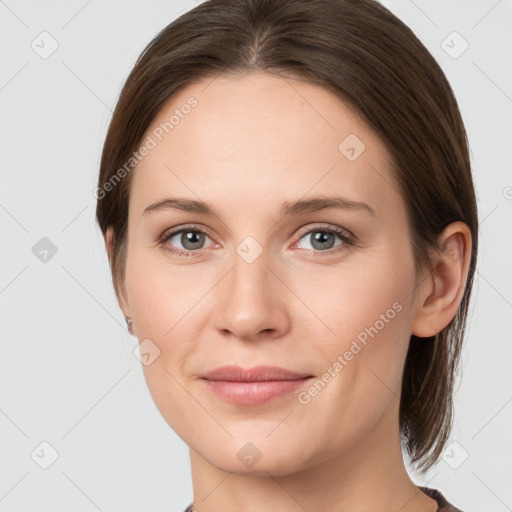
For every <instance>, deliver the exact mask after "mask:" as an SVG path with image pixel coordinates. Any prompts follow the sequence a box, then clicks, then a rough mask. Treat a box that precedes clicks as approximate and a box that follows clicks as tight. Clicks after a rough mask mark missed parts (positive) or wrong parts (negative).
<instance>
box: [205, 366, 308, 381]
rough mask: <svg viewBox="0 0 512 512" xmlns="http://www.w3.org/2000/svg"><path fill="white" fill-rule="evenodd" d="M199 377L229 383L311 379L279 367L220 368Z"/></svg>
mask: <svg viewBox="0 0 512 512" xmlns="http://www.w3.org/2000/svg"><path fill="white" fill-rule="evenodd" d="M200 377H201V378H203V379H207V380H224V381H231V382H263V381H270V380H299V379H305V378H306V377H311V375H309V374H305V373H299V372H295V371H292V370H287V369H286V368H280V367H279V366H254V367H253V368H242V367H241V366H221V367H219V368H215V369H214V370H211V371H209V372H207V373H204V374H202V375H201V376H200Z"/></svg>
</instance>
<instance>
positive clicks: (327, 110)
mask: <svg viewBox="0 0 512 512" xmlns="http://www.w3.org/2000/svg"><path fill="white" fill-rule="evenodd" d="M190 96H194V97H195V98H196V99H197V101H198V105H197V106H196V107H195V108H194V109H192V111H191V112H190V114H188V115H187V116H185V117H184V119H181V120H180V122H179V124H178V125H177V126H175V127H174V129H173V131H172V132H170V134H169V135H167V136H166V137H164V138H163V140H162V141H161V142H159V143H158V145H157V147H155V148H154V149H152V150H151V151H150V152H149V154H148V155H147V156H146V157H144V159H143V160H142V161H141V162H140V163H139V164H138V166H137V168H136V170H135V171H133V172H134V175H133V182H132V186H131V192H130V206H129V221H128V249H127V259H126V267H125V280H124V282H123V283H121V285H122V286H121V292H120V293H119V296H118V298H119V302H120V305H121V308H122V310H123V312H124V314H125V315H126V316H127V317H131V318H132V319H133V326H134V331H135V335H136V336H137V338H138V339H139V341H142V340H145V339H149V340H151V342H150V343H152V344H154V345H156V347H158V349H159V350H160V355H159V357H157V358H156V359H155V360H154V361H153V362H152V363H151V364H150V365H148V366H144V373H145V377H146V380H147V384H148V386H149V390H150V392H151V394H152V397H153V399H154V401H155V404H156V405H157V407H158V409H159V410H160V412H161V414H162V416H163V418H164V419H165V420H166V422H167V423H168V424H169V425H170V426H171V427H172V428H173V429H174V430H175V431H176V433H177V434H178V435H179V436H180V437H181V438H182V439H183V440H184V442H185V443H187V445H188V446H189V448H190V457H191V468H192V481H193V489H194V506H195V508H196V509H197V510H198V511H199V512H220V511H222V512H231V511H235V510H236V511H239V510H244V511H247V512H252V511H258V512H262V511H274V512H275V511H282V512H284V511H287V512H290V511H291V512H295V511H297V512H299V511H301V512H303V510H310V511H312V510H315V511H318V512H327V511H335V512H336V511H344V512H347V511H350V512H356V511H368V510H386V511H397V512H398V511H400V512H412V511H422V512H423V511H424V512H427V511H429V512H431V511H435V510H436V509H437V505H436V503H435V501H434V500H432V499H431V498H429V497H427V496H426V495H425V494H423V493H422V492H420V491H419V489H418V488H417V487H416V486H415V484H414V483H413V482H412V480H411V479H410V477H409V475H408V474H407V471H406V469H405V466H404V462H403V459H402V453H401V448H400V438H399V423H398V411H399V397H400V383H401V379H402V371H403V364H404V359H405V355H406V351H407V347H408V343H409V339H410V336H411V334H416V335H417V336H430V335H433V334H435V333H437V332H439V331H440V330H441V329H442V328H443V327H445V326H446V325H447V324H448V323H449V321H450V320H451V319H452V318H453V316H454V315H455V313H456V311H457V308H458V306H459V304H460V300H461V298H462V293H463V290H464V285H465V282H466V278H467V271H468V266H469V256H470V251H471V236H470V232H469V229H468V228H467V226H466V225H465V224H462V223H460V222H457V223H453V224H450V225H449V226H448V227H447V228H446V229H445V231H444V232H443V233H442V235H441V236H440V242H441V246H442V247H443V251H442V252H441V253H439V254H436V255H434V257H435V274H434V275H433V276H419V275H417V273H416V269H415V265H414V260H413V255H412V249H411V238H410V231H409V224H408V218H407V214H406V209H405V203H404V201H403V199H402V197H401V195H400V194H399V192H398V190H399V188H398V185H397V184H396V182H395V180H394V179H393V177H392V175H391V173H390V171H389V166H388V163H389V154H388V152H387V150H386V147H385V146H384V145H383V143H382V142H381V141H380V139H379V138H378V137H377V136H376V135H375V134H374V133H373V131H372V130H371V129H370V128H369V127H368V126H367V125H366V124H365V123H364V122H363V121H362V120H361V119H360V118H359V117H358V116H357V115H356V114H355V113H353V112H352V111H351V110H350V108H349V107H348V106H347V105H346V104H344V103H343V102H342V101H341V100H340V99H339V98H337V97H336V96H334V95H333V94H331V93H330V92H328V91H326V90H325V89H324V88H322V87H320V86H317V85H314V84H310V83H306V82H303V81H298V80H293V79H291V78H286V79H284V78H282V77H277V76H275V75H270V74H267V73H264V72H250V73H244V74H242V75H240V76H221V77H218V78H216V79H215V80H213V81H212V79H211V78H210V79H208V80H203V81H201V82H198V83H195V84H193V85H189V86H187V87H186V88H185V89H183V90H182V91H180V92H179V93H177V94H176V95H175V96H173V97H172V98H171V99H170V100H169V101H168V103H167V104H166V105H165V107H164V108H163V109H162V110H161V112H160V113H159V114H158V116H157V117H156V118H155V120H154V122H153V123H152V125H151V127H150V128H149V129H148V131H147V134H146V136H147V135H150V134H151V132H152V130H153V129H154V128H155V127H157V126H158V125H159V123H161V122H165V121H166V120H168V119H169V116H170V115H171V114H172V113H173V111H174V110H175V109H176V108H180V106H181V105H183V104H184V103H186V101H187V99H188V98H189V97H190ZM349 134H356V135H357V137H358V138H359V139H360V140H361V141H363V143H364V144H365V150H364V151H363V152H362V153H361V154H360V155H359V156H358V157H357V158H356V159H355V160H354V161H350V160H349V159H347V158H346V156H345V155H344V154H342V152H340V150H339V149H338V146H339V144H340V142H341V141H343V140H344V139H345V137H347V135H349ZM332 195H340V196H344V197H346V198H349V199H350V200H352V201H359V202H365V203H367V204H368V205H370V206H371V208H373V209H374V211H375V214H374V215H372V214H370V213H368V212H366V211H364V210H360V209H351V210H349V209H346V210H338V209H328V210H323V211H318V212H316V213H315V212H310V213H304V214H300V215H293V216H289V217H282V216H280V214H279V209H280V208H281V206H282V204H283V202H285V201H294V200H299V199H309V198H311V197H313V196H332ZM171 196H172V197H183V198H189V199H193V200H201V201H205V202H208V203H210V204H211V205H212V207H213V208H214V210H215V212H216V215H204V214H200V213H190V212H186V211H181V210H178V209H173V208H168V209H160V210H154V211H152V212H150V213H146V214H144V210H145V209H146V208H147V207H148V206H149V205H151V204H154V203H155V202H157V201H160V200H162V199H165V198H168V197H171ZM191 223H193V224H194V229H196V230H197V229H199V230H202V231H203V232H205V231H206V230H207V234H206V235H205V238H204V242H203V244H202V245H201V240H200V239H199V242H197V240H196V245H195V247H198V248H196V249H194V248H192V250H193V251H195V254H196V255H195V256H192V257H185V256H179V255H175V254H171V253H170V252H169V251H167V250H166V249H165V248H166V247H170V246H171V245H172V246H174V248H177V249H181V250H185V249H188V250H191V249H190V247H194V246H193V245H191V244H190V243H189V244H188V245H183V243H185V244H187V242H186V240H185V241H184V240H183V239H182V238H181V235H180V234H178V235H175V236H174V237H172V238H171V239H170V240H168V241H167V242H164V243H160V242H159V240H160V237H161V235H162V234H163V233H164V232H165V231H166V230H167V231H169V229H170V228H176V229H178V228H180V227H181V226H184V225H187V226H188V225H190V224H191ZM326 225H327V227H333V228H335V227H340V228H343V229H345V230H349V231H350V232H351V233H352V234H353V235H355V237H356V241H355V244H353V245H350V244H345V243H344V242H343V241H342V240H341V239H340V238H338V236H337V235H336V234H334V235H331V236H330V237H329V238H328V239H327V240H328V241H330V242H331V243H332V244H333V245H334V246H335V247H333V248H332V249H329V248H327V249H322V246H319V244H318V243H316V244H315V241H314V238H312V235H314V234H315V233H316V232H317V231H320V232H322V233H325V231H323V229H324V228H325V226H326ZM315 229H316V231H315ZM249 236H250V237H253V238H254V240H255V241H256V243H257V244H259V247H260V248H261V250H262V253H261V254H260V255H259V256H258V257H257V258H256V259H255V260H254V261H253V262H251V263H248V262H247V261H246V260H245V259H244V258H242V257H241V256H239V254H238V253H237V252H236V249H237V247H238V246H239V244H241V242H242V241H244V239H245V238H246V237H249ZM113 243H114V242H113V234H112V231H111V229H109V230H108V231H107V235H106V244H107V249H108V251H109V255H112V254H113ZM242 246H243V244H242ZM251 247H252V248H251V249H250V251H254V250H255V249H254V247H253V246H251ZM318 247H320V248H318ZM328 247H330V246H328ZM252 254H254V252H252ZM396 303H398V304H399V305H400V306H401V310H400V312H399V313H396V315H395V316H394V318H393V319H391V320H389V322H386V323H385V325H384V327H383V328H381V329H380V330H379V331H378V334H377V335H375V336H374V337H373V338H369V341H368V343H367V345H365V346H364V347H363V348H362V349H361V350H360V351H359V352H358V353H357V355H354V356H353V358H352V359H351V360H350V361H348V362H347V364H346V365H345V366H344V367H343V369H342V370H341V371H339V372H338V373H337V374H336V376H335V377H334V378H332V380H331V381H330V382H329V383H328V384H327V385H326V386H325V387H324V388H323V389H322V390H321V391H320V392H318V393H317V394H316V396H314V397H311V400H310V401H309V403H307V404H303V403H300V402H299V400H298V393H299V392H300V391H306V392H307V390H308V388H309V387H310V384H308V385H307V386H305V387H303V388H300V389H299V391H296V392H292V393H290V394H287V395H284V396H281V397H278V398H275V399H273V400H271V401H269V402H266V403H264V404H261V405H250V406H248V405H235V404H231V403H227V402H224V401H223V400H221V399H220V398H219V397H217V396H216V395H214V394H213V393H212V392H211V391H210V390H209V389H207V387H206V386H205V383H204V381H202V380H201V379H199V376H200V375H201V374H203V373H204V372H206V371H209V370H212V369H214V368H216V367H219V366H222V365H225V364H239V365H240V366H243V367H252V366H256V365H259V364H268V365H277V366H281V367H285V368H288V369H292V370H295V371H299V372H304V373H307V374H311V375H314V376H315V377H321V376H322V375H323V374H324V372H325V371H326V370H327V369H328V368H329V367H332V366H333V363H334V362H335V361H336V360H337V357H338V356H339V355H343V354H344V353H345V352H346V351H347V350H349V348H350V346H351V343H352V341H353V340H354V339H356V337H357V336H358V334H360V333H361V332H362V331H364V329H365V328H368V327H370V326H373V325H375V323H376V321H377V320H379V318H381V317H380V315H381V314H385V313H386V311H387V310H389V309H390V308H392V305H393V304H396ZM303 396H304V395H303ZM248 442H250V443H252V444H253V445H254V446H255V447H257V449H258V450H259V452H260V453H261V458H260V459H259V460H258V462H257V463H256V464H254V465H253V466H251V467H247V466H246V465H244V464H243V463H242V462H241V461H240V459H239V458H238V457H237V453H238V452H239V450H240V449H241V448H242V447H243V446H244V445H246V443H248ZM369 491H370V492H369Z"/></svg>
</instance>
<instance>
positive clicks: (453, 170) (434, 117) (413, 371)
mask: <svg viewBox="0 0 512 512" xmlns="http://www.w3.org/2000/svg"><path fill="white" fill-rule="evenodd" d="M253 69H254V70H265V71H267V72H269V73H275V74H278V75H279V74H280V73H283V72H287V73H289V74H291V75H292V76H294V77H298V78H300V79H304V80H307V81H309V82H312V83H316V84H320V85H321V86H323V87H325V88H326V89H328V90H330V91H331V92H334V93H335V94H336V95H338V97H340V99H341V100H342V101H344V102H346V103H348V104H349V105H350V106H351V107H352V108H353V109H354V111H355V112H356V113H358V114H359V115H360V116H361V117H362V118H363V119H364V120H365V121H366V123H367V124H368V125H369V126H370V127H371V128H372V129H373V130H374V131H375V132H376V133H377V135H378V136H379V137H380V138H381V140H382V141H383V142H384V144H385V145H386V147H387V149H388V151H389V153H390V155H391V157H392V163H393V169H392V171H393V174H394V176H395V179H396V182H397V183H398V187H399V189H400V192H401V194H402V197H403V198H404V201H405V203H406V207H407V212H408V216H409V223H410V226H411V243H412V248H413V253H414V258H415V264H416V269H417V273H418V275H419V274H420V273H423V271H424V270H426V269H429V270H430V272H432V262H431V260H430V255H429V252H428V251H429V250H430V249H436V248H438V247H437V240H436V239H437V237H438V235H439V234H440V233H441V232H442V230H443V229H444V228H445V227H446V226H447V225H448V224H449V223H451V222H454V221H462V222H464V223H466V224H467V225H468V227H469V229H470V231H471V234H472V254H471V262H470V267H469V271H468V277H467V281H466V287H465V290H464V295H463V297H462V301H461V304H460V306H459V309H458V311H457V313H456V316H455V317H454V319H453V320H452V321H451V322H450V324H449V325H448V326H447V327H445V328H444V329H443V330H442V331H441V332H439V333H438V334H437V335H435V336H432V337H431V338H422V339H419V338H417V337H415V336H414V335H413V336H411V340H410V345H409V350H408V353H407V357H406V361H405V366H404V375H403V382H402V393H401V402H400V429H401V435H402V441H403V443H404V445H405V447H406V449H407V452H408V454H409V456H410V459H411V462H412V463H413V464H415V465H416V467H417V469H419V470H420V471H422V472H423V471H426V470H427V469H429V468H430V467H431V466H432V465H433V464H434V463H435V462H436V461H437V460H438V459H439V457H440V455H441V453H442V450H443V448H444V446H445V444H446V442H447V440H448V437H449V435H450V431H451V428H452V417H453V397H452V395H453V390H454V379H455V377H456V373H457V370H458V365H459V359H460V351H461V345H462V341H463V337H464V330H465V325H466V318H467V312H468V305H469V298H470V294H471V289H472V285H473V276H474V272H475V266H476V256H477V242H478V218H477V207H476V199H475V192H474V188H473V181H472V176H471V164H470V159H469V152H468V143H467V135H466V131H465V128H464V125H463V121H462V119H461V115H460V112H459V109H458V106H457V102H456V99H455V97H454V95H453V92H452V89H451V88H450V85H449V83H448V81H447V79H446V77H445V75H444V74H443V72H442V70H441V68H440V67H439V65H438V64H437V63H436V61H435V60H434V58H433V57H432V55H431V54H430V53H429V52H428V50H427V49H426V48H425V47H424V46H423V44H422V43H421V42H420V41H419V39H418V38H417V37H416V36H415V35H414V33H413V32H412V31H411V30H410V29H409V28H408V27H407V26H406V25H405V24H404V23H402V22H401V21H400V20H399V19H398V18H397V17H395V16H394V15H393V14H392V13H391V12H390V11H388V10H387V9H386V8H385V7H383V6H382V5H381V4H379V3H377V2H376V1H374V0H286V1H283V0H208V1H206V2H204V3H202V4H200V5H198V6H197V7H195V8H194V9H192V10H190V11H188V12H187V13H185V14H183V15H182V16H180V17H179V18H177V19H176V20H174V21H173V22H172V23H171V24H169V25H168V26H167V27H165V28H164V29H163V30H162V31H161V32H160V33H159V34H157V36H155V38H154V39H153V40H152V41H151V42H150V43H149V44H148V46H147V47H146V48H145V50H144V51H143V52H142V54H141V55H140V57H139V58H138V60H137V62H136V64H135V67H134V69H133V70H132V71H131V73H130V75H129V76H128V78H127V80H126V82H125V84H124V86H123V89H122V91H121V95H120V97H119V101H118V103H117V106H116V108H115V111H114V114H113V117H112V120H111V123H110V126H109V130H108V133H107V136H106V140H105V144H104V147H103V153H102V157H101V167H100V174H99V182H98V189H97V190H98V191H100V192H101V193H100V194H99V195H97V197H98V202H97V211H96V214H97V220H98V223H99V225H100V227H101V230H102V232H103V234H105V232H106V230H107V227H109V226H112V228H113V231H114V239H115V251H114V254H113V255H112V257H111V258H110V264H111V270H112V276H113V282H114V286H115V288H116V293H119V285H120V284H121V283H122V282H123V278H124V274H123V272H124V265H125V253H126V246H127V222H128V202H129V191H130V182H131V175H132V174H130V173H127V175H126V177H124V178H123V179H121V180H119V182H118V183H115V186H110V187H109V188H107V184H108V183H111V184H112V178H113V177H114V176H115V175H116V172H118V171H119V169H120V168H121V167H122V166H123V165H124V164H125V163H126V162H127V161H128V160H129V158H130V155H131V154H132V153H133V152H134V151H135V150H136V149H137V147H138V145H139V144H140V142H141V138H142V137H143V135H144V134H145V132H146V130H147V129H148V127H149V125H150V123H151V121H152V120H153V119H154V117H155V115H156V114H157V113H158V112H159V110H160V109H161V108H162V107H163V105H164V104H165V102H166V101H167V100H168V99H169V98H170V97H171V96H172V95H173V94H174V93H176V92H177V91H178V90H179V89H181V88H183V87H185V86H186V85H187V84H190V83H192V82H193V81H197V80H200V79H202V78H206V77H213V76H215V75H218V74H229V73H237V72H243V71H245V70H253ZM280 76H281V75H280ZM118 177H119V176H118ZM109 180H110V182H109ZM107 190H108V194H105V191H107ZM427 275H428V274H427Z"/></svg>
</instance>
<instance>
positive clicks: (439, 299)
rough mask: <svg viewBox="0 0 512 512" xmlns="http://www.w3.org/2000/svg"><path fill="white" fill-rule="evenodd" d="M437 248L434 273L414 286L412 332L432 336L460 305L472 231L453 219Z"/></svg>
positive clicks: (439, 239) (423, 336) (448, 320)
mask: <svg viewBox="0 0 512 512" xmlns="http://www.w3.org/2000/svg"><path fill="white" fill-rule="evenodd" d="M438 242H439V247H440V251H439V253H436V256H435V258H434V262H433V267H434V270H433V273H432V274H430V275H428V276H427V277H426V278H424V279H423V281H422V282H421V284H420V286H419V287H418V289H417V294H416V304H415V312H414V317H413V322H412V334H414V335H415V336H418V337H421V338H425V337H429V336H434V335H436V334H437V333H438V332H440V331H441V330H442V329H444V328H445V327H446V326H447V325H448V324H449V323H450V322H451V320H452V319H453V318H454V316H455V314H456V313H457V309H458V308H459V305H460V302H461V300H462V296H463V294H464V289H465V286H466V281H467V277H468V270H469V264H470V262H471V244H472V240H471V231H470V230H469V227H468V226H467V225H466V224H464V223H463V222H453V223H452V224H450V225H449V226H447V227H446V228H445V229H444V231H443V232H442V233H441V235H440V236H439V238H438Z"/></svg>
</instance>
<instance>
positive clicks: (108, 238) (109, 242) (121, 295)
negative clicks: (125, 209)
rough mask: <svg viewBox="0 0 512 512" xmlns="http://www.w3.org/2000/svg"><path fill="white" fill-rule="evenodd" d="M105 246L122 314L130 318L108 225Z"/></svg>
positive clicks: (113, 240)
mask: <svg viewBox="0 0 512 512" xmlns="http://www.w3.org/2000/svg"><path fill="white" fill-rule="evenodd" d="M104 240H105V248H106V250H107V256H108V261H109V264H110V271H111V273H112V279H113V281H114V289H115V292H116V297H117V301H118V303H119V306H120V308H121V310H122V311H123V314H124V316H125V317H126V318H131V313H130V307H129V305H128V300H127V299H126V291H125V288H124V283H120V282H118V278H117V275H116V274H117V273H116V270H115V264H114V261H115V260H114V255H115V249H116V239H115V234H114V228H113V227H112V226H109V227H108V228H107V231H106V232H105V237H104Z"/></svg>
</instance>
